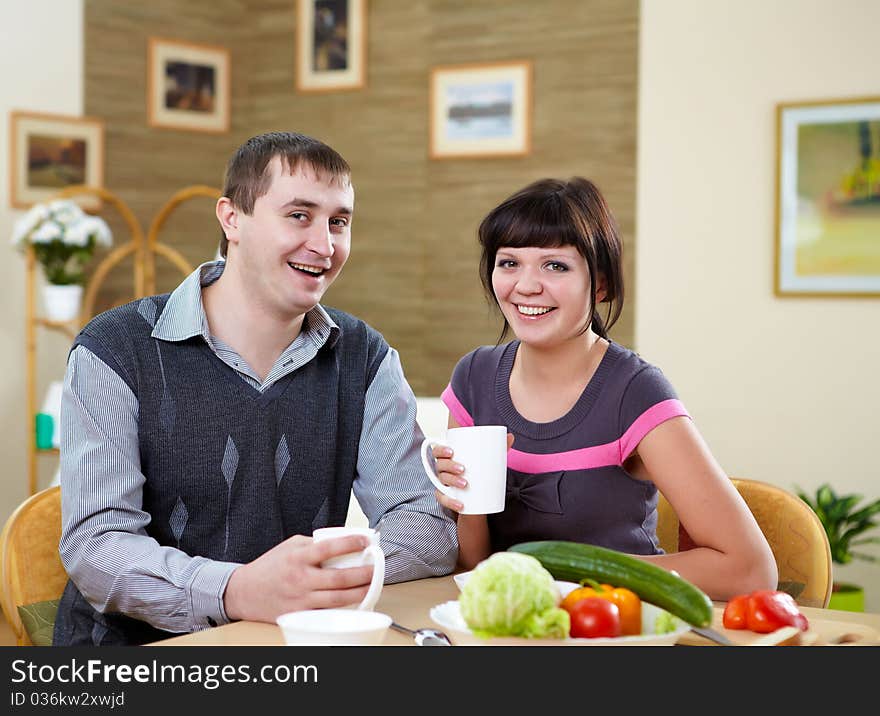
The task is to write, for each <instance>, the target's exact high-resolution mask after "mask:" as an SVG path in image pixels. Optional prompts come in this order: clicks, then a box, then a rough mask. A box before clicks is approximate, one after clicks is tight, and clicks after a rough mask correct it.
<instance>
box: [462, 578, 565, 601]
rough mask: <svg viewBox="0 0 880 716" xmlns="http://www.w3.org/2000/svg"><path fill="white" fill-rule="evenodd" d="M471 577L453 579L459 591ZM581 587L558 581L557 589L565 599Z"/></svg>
mask: <svg viewBox="0 0 880 716" xmlns="http://www.w3.org/2000/svg"><path fill="white" fill-rule="evenodd" d="M470 576H471V572H462V573H461V574H456V575H454V576H453V577H452V579H453V580H454V581H455V584H456V585H457V586H458V588H459V590H461V589H462V588H463V587H464V585H465V583H466V582H467V581H468V579H470ZM579 586H580V585H579V584H575V583H574V582H560V581H559V580H556V587H557V588H558V589H559V594H560V595H561V596H562V598H563V599H564V598H565V597H566V596H568V593H569V592H570V591H571V590H573V589H577V588H578V587H579Z"/></svg>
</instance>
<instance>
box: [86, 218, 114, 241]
mask: <svg viewBox="0 0 880 716" xmlns="http://www.w3.org/2000/svg"><path fill="white" fill-rule="evenodd" d="M86 221H88V222H89V224H90V225H91V227H92V232H93V233H94V235H95V243H96V244H100V245H102V246H111V245H112V244H113V234H112V233H111V231H110V227H109V226H107V222H106V221H104V220H103V219H101V218H99V217H97V216H89V217H87V218H86Z"/></svg>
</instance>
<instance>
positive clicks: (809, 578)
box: [657, 478, 833, 608]
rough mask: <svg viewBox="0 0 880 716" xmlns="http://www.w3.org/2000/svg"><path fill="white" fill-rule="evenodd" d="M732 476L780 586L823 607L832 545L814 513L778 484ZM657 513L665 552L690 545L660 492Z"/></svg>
mask: <svg viewBox="0 0 880 716" xmlns="http://www.w3.org/2000/svg"><path fill="white" fill-rule="evenodd" d="M731 479H732V482H733V484H734V485H735V486H736V489H737V490H738V491H739V494H740V495H742V497H743V499H744V500H745V502H746V504H747V505H748V506H749V509H750V510H751V511H752V514H753V515H754V516H755V520H756V521H757V523H758V526H759V527H760V528H761V531H762V532H763V533H764V537H766V538H767V542H768V543H769V544H770V549H772V550H773V556H774V557H776V567H777V569H778V570H779V585H778V587H779V589H781V590H782V591H785V592H788V593H789V594H791V595H792V596H793V597H794V598H795V600H796V601H797V603H798V604H800V605H802V606H807V607H823V608H824V607H827V606H828V600H829V599H830V598H831V586H832V583H833V579H832V574H831V548H830V546H829V544H828V535H827V534H826V533H825V528H824V527H822V523H821V522H820V521H819V518H818V517H817V516H816V513H815V512H813V510H812V509H811V508H810V506H809V505H807V504H806V503H805V502H804V501H803V500H801V499H800V498H799V497H798V496H797V495H795V494H793V493H791V492H787V491H786V490H783V489H782V488H780V487H776V486H775V485H771V484H769V483H766V482H761V481H760V480H748V479H743V478H731ZM657 511H658V520H657V537H658V539H659V540H660V546H661V547H662V548H663V549H664V550H665V551H666V552H679V551H683V550H685V549H690V548H691V547H693V546H694V545H693V542H692V541H691V539H690V536H689V535H688V533H687V531H686V530H685V529H684V527H682V526H681V525H680V524H679V522H678V517H677V515H676V514H675V511H674V510H673V509H672V506H671V505H670V504H669V503H668V502H667V501H666V498H664V497H663V496H662V495H661V496H660V500H659V502H658V505H657Z"/></svg>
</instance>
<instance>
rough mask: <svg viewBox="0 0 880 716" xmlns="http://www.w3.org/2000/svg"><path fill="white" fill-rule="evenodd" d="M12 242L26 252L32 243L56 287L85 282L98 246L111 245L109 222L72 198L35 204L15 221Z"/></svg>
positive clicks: (47, 278) (35, 253)
mask: <svg viewBox="0 0 880 716" xmlns="http://www.w3.org/2000/svg"><path fill="white" fill-rule="evenodd" d="M12 243H13V244H14V245H15V246H17V247H18V248H19V249H20V250H22V251H24V249H25V248H26V246H27V245H28V244H30V245H31V246H33V249H34V256H35V257H36V259H37V261H39V262H40V264H42V266H43V271H44V273H45V276H46V281H48V282H49V283H51V284H55V285H57V286H66V285H71V284H82V283H83V281H84V280H85V277H84V271H85V266H86V264H87V263H88V261H89V260H90V259H91V258H92V254H93V253H94V252H95V248H97V246H99V245H103V246H110V245H111V244H112V243H113V237H112V235H111V233H110V227H109V226H107V223H106V222H105V221H104V220H103V219H101V218H99V217H97V216H89V215H88V214H86V213H85V212H84V211H83V210H82V209H81V208H80V207H79V205H78V204H77V203H76V202H75V201H72V200H71V199H56V200H55V201H51V202H49V203H48V204H34V206H32V207H31V209H30V210H29V211H28V212H27V213H26V214H25V215H24V216H22V217H21V218H20V219H19V220H18V221H16V222H15V226H14V227H13V230H12Z"/></svg>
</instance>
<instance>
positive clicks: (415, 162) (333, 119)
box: [84, 0, 638, 395]
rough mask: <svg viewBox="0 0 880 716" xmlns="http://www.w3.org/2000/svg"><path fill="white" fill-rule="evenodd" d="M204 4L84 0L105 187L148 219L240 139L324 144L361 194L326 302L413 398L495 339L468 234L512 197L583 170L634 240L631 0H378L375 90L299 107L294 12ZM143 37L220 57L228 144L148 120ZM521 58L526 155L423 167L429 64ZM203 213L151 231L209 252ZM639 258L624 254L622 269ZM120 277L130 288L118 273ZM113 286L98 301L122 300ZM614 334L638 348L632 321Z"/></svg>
mask: <svg viewBox="0 0 880 716" xmlns="http://www.w3.org/2000/svg"><path fill="white" fill-rule="evenodd" d="M202 5H203V3H183V2H181V0H154V1H153V2H150V3H142V4H139V5H133V4H131V3H119V2H117V1H116V0H86V2H85V29H86V37H87V42H86V45H85V67H84V70H85V75H86V78H85V109H86V111H87V112H88V113H89V114H95V115H98V116H101V117H104V119H105V121H106V123H107V157H108V161H107V172H106V174H107V179H106V183H107V186H108V188H110V189H111V190H112V191H114V192H116V193H118V194H119V195H120V196H121V197H122V198H123V199H124V200H125V201H126V202H128V203H129V204H130V205H131V207H132V209H133V210H134V211H135V213H136V214H137V215H138V216H139V218H140V220H141V221H142V223H144V224H145V225H148V224H149V222H150V219H151V217H152V216H154V215H155V213H156V212H157V210H158V208H159V207H160V206H161V204H162V203H163V202H164V201H165V200H166V199H167V198H168V197H169V196H170V195H171V194H172V193H173V192H175V191H177V190H178V189H180V188H182V187H183V186H185V185H187V184H193V183H203V184H210V185H217V184H218V183H219V181H220V177H221V175H222V171H223V166H224V164H225V162H226V159H227V157H228V155H229V154H230V153H231V152H232V151H233V150H234V149H235V147H236V146H237V145H238V144H239V143H240V142H241V141H243V140H244V139H246V138H247V137H249V136H251V135H253V134H257V133H259V132H264V131H267V130H277V129H294V130H298V131H301V132H304V133H306V134H313V135H315V136H317V137H320V138H321V139H323V140H324V141H326V142H327V143H329V144H330V145H332V146H333V147H334V148H336V149H338V150H339V151H340V153H341V154H342V155H343V156H344V157H345V158H346V159H347V160H348V162H349V163H350V164H351V166H352V170H353V179H354V184H355V189H356V197H357V201H356V206H357V211H356V212H355V222H354V224H353V240H352V257H351V260H350V261H349V263H348V265H347V266H346V268H345V271H344V272H343V273H342V275H341V277H340V279H339V280H338V281H337V282H336V283H335V284H334V286H333V287H332V288H331V289H330V291H329V292H328V294H327V297H326V302H327V303H328V304H329V305H333V306H336V307H338V308H341V309H344V310H347V311H350V312H352V313H355V314H357V315H358V316H359V317H361V318H363V319H364V320H366V321H367V322H369V323H370V324H371V325H373V326H375V327H376V328H377V329H378V330H379V331H381V332H382V333H383V334H384V335H385V337H386V338H387V339H388V341H389V342H390V343H391V344H392V345H393V346H394V347H395V348H397V350H398V351H399V352H400V355H401V359H402V362H403V365H404V368H405V370H406V373H407V377H408V378H409V380H410V383H411V384H412V386H413V389H414V390H415V391H416V392H417V393H419V394H423V395H439V394H440V391H442V390H443V388H444V387H445V386H446V384H447V382H448V380H449V376H450V374H451V372H452V369H453V367H454V366H455V362H456V361H457V359H458V358H460V357H461V356H462V355H464V354H465V353H467V352H468V351H470V350H471V349H473V348H474V347H476V346H478V345H480V344H483V343H491V342H493V341H494V340H495V338H496V336H497V333H498V327H499V324H498V322H497V319H496V317H495V316H494V315H490V313H489V310H488V307H487V304H486V301H485V299H484V297H483V293H482V288H481V286H480V281H479V277H478V272H477V257H478V251H477V242H476V229H477V226H478V224H479V222H480V220H481V219H482V217H483V216H484V215H485V214H486V213H487V212H488V211H489V209H491V208H492V206H494V205H495V204H496V203H498V202H499V201H501V200H502V199H504V198H505V197H506V196H508V195H509V194H511V193H512V192H513V191H515V190H516V189H518V188H520V187H522V186H524V185H525V184H527V183H529V182H531V181H534V180H535V179H537V178H539V177H543V176H548V175H557V176H563V177H567V176H570V175H572V174H585V175H587V176H589V177H590V178H592V179H593V180H595V181H596V183H597V184H598V185H599V186H600V187H601V188H602V190H603V191H604V192H605V193H606V195H607V196H608V199H609V202H610V203H611V205H612V206H613V207H614V210H615V213H616V215H617V218H618V220H619V222H620V225H621V230H622V233H623V235H624V239H625V241H627V242H628V243H629V244H630V245H632V242H633V240H634V228H635V212H634V209H635V165H636V148H635V140H636V112H637V100H638V95H637V92H638V75H637V68H638V0H544V1H543V2H541V3H540V4H539V5H536V4H535V3H534V2H533V0H480V2H471V1H470V0H415V1H414V2H401V1H400V0H371V1H370V3H369V32H368V35H369V42H368V52H367V63H368V64H367V86H366V87H365V88H364V89H363V90H360V91H356V92H328V93H319V94H308V95H306V94H300V93H297V92H296V91H295V81H294V69H295V67H294V61H293V54H294V53H293V48H294V38H295V36H296V33H295V31H296V16H295V12H294V8H295V2H294V1H293V0H217V2H216V3H214V5H215V8H214V14H206V13H205V12H204V8H203V7H202ZM220 16H223V17H225V18H226V22H224V23H218V22H216V21H215V18H216V17H220ZM525 18H528V20H526V19H525ZM169 27H173V31H172V30H169ZM150 35H160V36H166V37H167V36H169V35H170V36H171V37H174V38H178V39H184V40H189V41H199V42H207V43H212V44H219V45H223V46H225V47H228V48H229V49H230V52H231V66H232V71H231V74H232V84H233V87H232V98H233V110H232V128H231V131H230V133H229V134H227V135H219V136H218V135H204V134H200V133H194V132H181V131H168V130H157V129H154V128H151V127H149V126H147V122H146V116H145V114H146V112H145V106H144V78H145V75H146V46H147V38H148V37H149V36H150ZM121 37H124V38H125V47H127V48H130V50H129V52H127V53H125V54H124V55H121V54H120V53H121V52H122V49H121V47H120V39H119V38H121ZM522 58H525V59H529V60H531V61H532V62H533V66H534V102H533V104H534V112H533V133H532V134H533V136H532V145H533V152H532V154H531V155H530V156H527V157H516V158H511V157H504V158H479V159H470V160H461V159H459V160H454V161H431V160H429V159H428V151H427V138H428V106H429V105H428V78H429V75H430V70H431V68H432V67H434V66H437V65H445V64H455V63H461V62H490V61H499V60H515V59H522ZM199 201H200V203H198V204H194V205H192V206H191V207H185V209H186V211H187V212H188V213H186V214H185V215H184V216H183V218H182V219H181V220H180V221H177V222H176V223H174V222H169V225H168V227H167V228H168V230H167V231H165V232H163V234H162V236H161V238H162V240H163V241H169V242H172V243H173V244H174V245H175V246H176V247H179V248H181V249H182V250H183V252H184V253H185V255H187V256H188V257H190V259H191V261H193V262H197V261H199V260H204V258H205V257H206V255H209V254H213V250H214V247H215V246H216V239H217V233H218V232H217V228H216V221H215V220H214V218H213V214H212V213H210V212H208V213H204V211H205V209H204V206H205V204H206V203H207V200H206V199H204V200H199ZM199 212H202V213H201V214H200V213H199ZM175 218H176V215H175ZM197 257H201V258H197ZM632 260H633V254H632V253H629V254H627V265H626V271H627V273H629V272H630V271H631V269H632ZM158 273H159V275H160V281H159V288H160V290H167V289H170V288H172V287H173V286H174V285H175V284H176V283H177V282H178V281H179V279H180V276H179V274H178V272H177V271H176V269H174V268H173V267H170V265H169V264H167V263H164V264H160V266H159V271H158ZM169 274H170V276H169ZM114 278H116V277H115V276H114ZM118 283H119V284H120V286H121V287H122V288H124V289H127V290H130V282H129V281H128V280H127V276H122V275H119V281H118ZM108 284H109V290H108V292H107V294H110V295H105V296H104V298H105V299H107V300H105V301H104V304H105V307H106V305H112V303H114V302H117V299H118V295H113V294H112V290H113V289H114V288H116V286H114V285H113V281H108ZM614 336H615V338H616V339H617V340H619V341H620V342H622V343H625V344H628V345H631V344H632V338H633V320H632V316H631V315H630V313H629V311H625V312H624V314H623V315H622V316H621V320H620V321H619V322H618V324H617V325H616V326H615V328H614Z"/></svg>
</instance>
